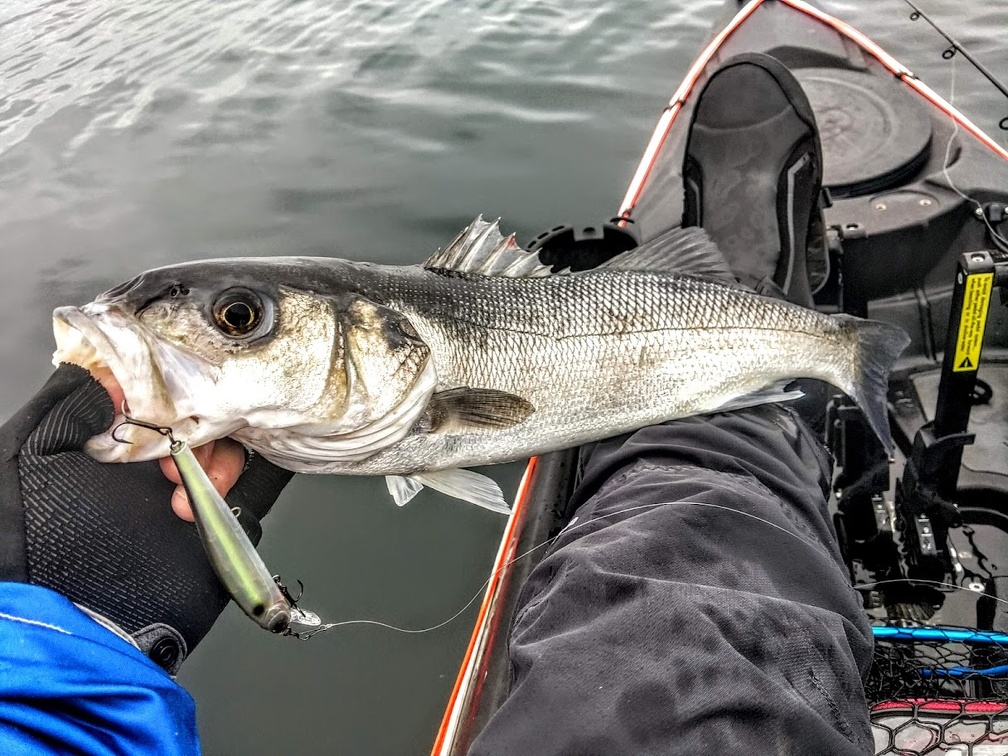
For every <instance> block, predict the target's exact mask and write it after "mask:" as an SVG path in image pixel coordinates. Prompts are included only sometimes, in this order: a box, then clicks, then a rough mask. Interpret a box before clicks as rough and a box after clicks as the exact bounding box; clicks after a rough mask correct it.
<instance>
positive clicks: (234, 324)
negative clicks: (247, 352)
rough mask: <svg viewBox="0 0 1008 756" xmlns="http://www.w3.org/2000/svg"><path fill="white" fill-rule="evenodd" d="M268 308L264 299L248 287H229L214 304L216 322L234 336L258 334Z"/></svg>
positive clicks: (244, 336) (224, 330) (229, 334)
mask: <svg viewBox="0 0 1008 756" xmlns="http://www.w3.org/2000/svg"><path fill="white" fill-rule="evenodd" d="M268 309H272V308H267V306H266V305H264V304H263V300H262V299H261V298H260V297H259V295H258V294H256V293H255V292H253V291H249V290H248V289H228V290H227V291H225V292H224V293H223V294H221V295H220V296H219V297H218V298H217V301H216V302H214V306H213V320H214V324H215V325H216V326H217V328H219V329H220V330H221V331H222V332H223V333H225V334H227V335H228V336H231V337H233V338H239V339H240V338H247V337H249V336H253V335H256V334H257V333H258V332H259V331H260V330H261V329H260V326H261V325H262V324H263V321H264V320H265V316H266V314H267V310H268Z"/></svg>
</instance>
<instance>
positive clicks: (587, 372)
mask: <svg viewBox="0 0 1008 756" xmlns="http://www.w3.org/2000/svg"><path fill="white" fill-rule="evenodd" d="M386 270H388V269H386ZM400 270H401V271H402V272H395V273H388V274H387V275H383V276H382V279H383V280H382V281H381V282H380V284H379V282H378V281H374V282H373V283H374V285H375V286H376V287H377V286H379V285H380V288H381V291H382V294H383V295H384V296H383V299H384V301H385V303H386V304H387V305H388V306H389V307H392V308H393V309H395V310H398V311H400V312H402V313H403V314H405V315H406V316H407V317H408V318H409V319H410V321H411V322H412V323H413V325H414V327H415V328H416V330H417V331H418V332H419V334H420V336H421V338H422V339H423V340H424V341H425V342H426V343H427V344H428V345H429V346H430V348H431V355H432V359H433V360H434V364H435V366H436V369H437V373H438V376H439V382H440V383H439V389H448V388H454V387H458V386H469V387H472V388H490V389H497V390H500V391H505V392H508V393H510V394H515V395H517V396H520V397H522V398H524V399H526V400H528V401H529V402H531V403H532V405H533V406H534V407H535V411H534V412H533V413H532V414H531V415H530V416H529V417H528V418H527V419H526V420H525V421H523V422H521V423H520V424H518V425H515V426H513V427H511V428H509V429H505V430H493V431H489V430H480V429H469V430H466V431H464V432H463V431H456V432H454V433H445V434H439V433H430V434H418V435H411V436H408V437H407V438H405V439H404V440H402V441H400V442H399V443H398V444H397V445H396V446H395V447H392V448H390V449H389V450H387V451H385V452H381V453H379V454H377V455H375V456H374V457H371V458H370V459H368V460H365V461H364V462H363V463H360V465H359V466H356V467H355V468H354V469H353V470H348V471H354V472H366V473H371V474H389V473H393V474H394V473H400V474H402V473H408V472H410V471H412V470H419V469H438V468H447V467H455V466H467V465H476V464H487V463H492V462H499V461H503V460H506V459H520V458H523V457H527V456H530V455H532V454H536V453H540V452H544V451H549V450H553V449H558V448H565V447H568V446H573V445H577V444H580V443H585V442H587V441H590V440H594V439H598V438H604V437H606V436H610V435H614V434H617V433H622V432H626V431H628V430H632V429H634V428H638V427H642V426H644V425H648V424H651V423H654V422H660V421H662V420H666V419H671V418H675V417H682V416H686V415H691V414H698V413H702V412H705V411H710V410H712V409H714V408H716V407H718V406H720V405H722V404H724V403H725V402H727V401H730V400H732V399H734V398H737V397H739V396H742V395H745V394H748V393H751V392H753V391H756V390H758V389H761V388H763V387H765V386H767V385H769V384H771V383H774V382H776V381H779V380H781V379H785V378H793V377H801V376H809V377H817V378H822V379H824V380H828V381H830V382H831V383H834V384H835V385H838V386H840V387H845V386H847V385H848V384H849V383H850V380H851V378H850V374H851V371H852V370H853V369H854V368H855V365H854V362H856V357H855V355H856V348H855V344H854V341H853V338H854V337H853V334H852V333H851V332H849V329H846V328H845V327H844V326H843V325H841V324H838V323H837V322H835V321H833V320H832V319H831V318H830V317H829V316H826V315H823V314H821V313H817V312H815V311H812V310H807V309H804V308H801V307H796V306H794V305H790V304H788V303H786V302H780V301H777V300H773V299H767V298H764V297H759V296H757V295H755V294H752V293H750V292H747V291H744V290H742V289H737V288H732V287H727V286H723V285H720V284H716V283H713V282H708V281H705V280H700V279H695V278H689V277H683V276H673V275H662V274H656V273H650V272H641V273H637V272H626V271H604V270H600V271H586V272H584V273H577V274H570V275H557V276H552V277H548V278H538V279H513V278H485V277H479V276H464V275H442V274H439V273H432V272H429V271H421V270H419V269H406V270H402V269H400ZM364 293H366V292H364Z"/></svg>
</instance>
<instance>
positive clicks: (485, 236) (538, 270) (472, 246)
mask: <svg viewBox="0 0 1008 756" xmlns="http://www.w3.org/2000/svg"><path fill="white" fill-rule="evenodd" d="M424 267H425V268H426V269H427V270H432V271H435V272H439V273H466V274H471V275H477V276H502V277H505V278H542V277H544V276H548V275H550V268H549V266H546V265H543V264H542V263H541V262H539V256H538V255H537V254H536V253H535V252H529V251H528V250H525V249H522V248H521V247H519V246H518V242H516V241H515V238H514V234H511V235H510V236H508V237H506V238H505V237H503V236H501V232H500V220H499V219H498V220H495V221H493V222H492V223H488V222H486V221H485V220H483V216H482V215H480V216H478V217H477V218H476V220H474V221H473V222H472V223H470V224H469V225H468V226H466V227H465V228H464V229H462V232H461V233H460V234H459V235H458V236H456V237H455V238H454V239H453V240H452V242H451V244H449V245H448V246H447V247H445V248H444V249H439V250H438V251H437V252H435V253H434V254H433V255H431V256H430V257H429V258H428V259H427V262H425V263H424Z"/></svg>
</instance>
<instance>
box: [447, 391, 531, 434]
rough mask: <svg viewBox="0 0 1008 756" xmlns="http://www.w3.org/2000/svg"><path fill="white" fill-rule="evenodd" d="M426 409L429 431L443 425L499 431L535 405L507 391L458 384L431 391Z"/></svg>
mask: <svg viewBox="0 0 1008 756" xmlns="http://www.w3.org/2000/svg"><path fill="white" fill-rule="evenodd" d="M427 411H428V412H429V413H430V427H431V430H437V429H439V428H443V427H444V426H454V427H461V428H476V429H496V430H499V429H501V428H509V427H511V426H512V425H517V424H518V423H520V422H522V421H523V420H525V419H526V418H527V417H528V416H529V415H531V414H532V413H533V412H534V411H535V407H534V406H532V403H531V402H529V401H526V400H525V399H522V398H521V397H520V396H515V395H514V394H509V393H507V392H506V391H497V390H495V389H480V388H469V387H468V386H461V387H459V388H453V389H448V390H447V391H439V392H437V393H436V394H434V395H433V396H432V397H431V399H430V403H429V404H428V405H427Z"/></svg>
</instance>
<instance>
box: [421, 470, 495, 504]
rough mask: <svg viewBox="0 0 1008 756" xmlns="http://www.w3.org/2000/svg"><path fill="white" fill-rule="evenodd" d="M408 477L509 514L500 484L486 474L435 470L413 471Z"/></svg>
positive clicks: (437, 489) (447, 494)
mask: <svg viewBox="0 0 1008 756" xmlns="http://www.w3.org/2000/svg"><path fill="white" fill-rule="evenodd" d="M410 477H411V479H412V480H414V481H419V482H420V483H421V484H423V485H425V486H428V487H429V488H433V489H434V490H435V491H440V492H441V493H443V494H445V495H446V496H453V497H454V498H456V499H462V500H463V501H468V502H470V503H472V504H476V505H477V506H480V507H483V508H484V509H489V510H490V511H491V512H499V513H500V514H503V515H509V514H511V508H510V507H508V505H507V502H506V501H505V500H504V494H503V492H502V491H501V489H500V486H498V485H497V483H496V482H495V481H494V480H492V479H490V478H488V477H487V476H486V475H481V474H480V473H477V472H473V471H472V470H436V471H434V472H425V473H415V474H414V475H412V476H410Z"/></svg>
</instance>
